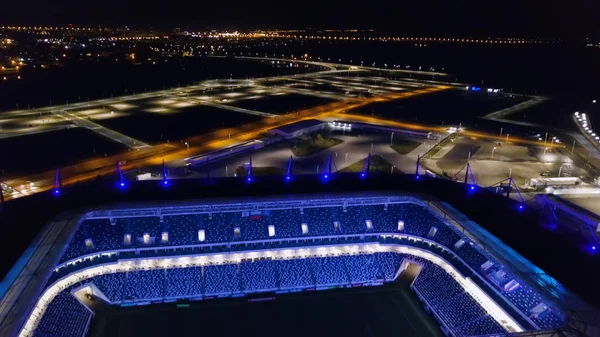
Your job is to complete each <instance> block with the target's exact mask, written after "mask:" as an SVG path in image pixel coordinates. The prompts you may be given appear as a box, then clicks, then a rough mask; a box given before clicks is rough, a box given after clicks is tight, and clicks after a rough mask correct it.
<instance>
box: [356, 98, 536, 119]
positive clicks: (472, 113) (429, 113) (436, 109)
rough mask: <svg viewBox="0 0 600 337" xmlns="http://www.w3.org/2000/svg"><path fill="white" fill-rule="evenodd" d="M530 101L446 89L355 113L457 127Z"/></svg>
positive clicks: (373, 105) (369, 107)
mask: <svg viewBox="0 0 600 337" xmlns="http://www.w3.org/2000/svg"><path fill="white" fill-rule="evenodd" d="M525 100H527V98H524V97H520V96H515V97H513V98H511V97H510V95H507V96H505V97H501V96H498V97H488V96H485V95H480V94H468V93H467V92H466V91H462V90H446V91H442V92H437V93H433V94H426V95H419V96H415V97H409V98H406V99H400V100H395V101H390V102H384V103H375V104H371V105H369V106H367V107H365V108H362V109H357V110H353V111H352V113H357V114H362V115H374V116H380V117H384V118H392V119H398V120H403V121H411V122H418V123H426V124H458V123H466V122H468V121H472V120H474V119H476V118H478V117H482V116H484V115H486V114H488V113H491V112H494V111H497V110H501V109H505V108H507V107H510V106H513V105H515V104H519V103H521V102H523V101H525Z"/></svg>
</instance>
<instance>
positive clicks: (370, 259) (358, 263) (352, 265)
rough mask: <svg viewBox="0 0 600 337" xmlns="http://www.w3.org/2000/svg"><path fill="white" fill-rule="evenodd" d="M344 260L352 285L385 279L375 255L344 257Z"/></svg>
mask: <svg viewBox="0 0 600 337" xmlns="http://www.w3.org/2000/svg"><path fill="white" fill-rule="evenodd" d="M343 260H344V262H345V264H346V266H347V268H348V274H349V276H350V281H351V282H352V283H365V282H372V281H378V280H381V279H382V278H383V277H382V275H381V272H380V270H379V265H378V263H377V256H376V255H375V254H370V255H351V256H344V257H343Z"/></svg>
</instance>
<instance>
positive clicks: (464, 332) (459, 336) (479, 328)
mask: <svg viewBox="0 0 600 337" xmlns="http://www.w3.org/2000/svg"><path fill="white" fill-rule="evenodd" d="M453 331H454V335H455V336H456V337H470V336H479V335H491V334H504V333H506V330H504V328H503V327H502V326H500V324H498V323H496V321H494V319H493V318H491V317H489V316H481V317H479V318H476V319H474V320H472V321H470V322H467V323H465V324H463V325H461V326H460V327H457V328H456V329H454V330H453Z"/></svg>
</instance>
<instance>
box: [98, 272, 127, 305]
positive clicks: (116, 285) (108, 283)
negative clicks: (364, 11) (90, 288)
mask: <svg viewBox="0 0 600 337" xmlns="http://www.w3.org/2000/svg"><path fill="white" fill-rule="evenodd" d="M91 281H92V282H93V283H94V284H95V285H96V287H98V289H100V291H102V293H103V294H104V295H105V296H106V297H107V298H108V300H109V301H111V302H120V301H121V300H122V299H123V290H124V287H125V273H114V274H104V275H98V276H94V277H93V278H92V279H91Z"/></svg>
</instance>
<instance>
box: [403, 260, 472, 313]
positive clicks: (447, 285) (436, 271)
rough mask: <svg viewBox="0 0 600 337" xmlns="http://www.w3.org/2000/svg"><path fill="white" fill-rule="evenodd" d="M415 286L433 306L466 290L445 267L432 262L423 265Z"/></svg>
mask: <svg viewBox="0 0 600 337" xmlns="http://www.w3.org/2000/svg"><path fill="white" fill-rule="evenodd" d="M413 286H414V287H415V288H416V289H417V290H418V291H419V293H420V294H421V296H423V297H424V298H425V300H427V302H428V303H429V305H431V306H434V305H436V304H438V303H441V302H444V301H446V300H448V299H450V298H452V297H454V296H456V295H458V294H461V293H463V292H464V291H465V290H464V289H463V288H462V287H461V286H460V285H459V284H458V283H456V281H454V280H453V279H452V277H451V276H449V275H448V274H446V272H445V271H444V270H443V269H441V268H439V267H437V266H435V265H433V264H431V263H427V265H426V266H425V267H423V269H422V270H421V273H420V274H419V276H418V277H417V279H416V280H415V282H414V284H413Z"/></svg>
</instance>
